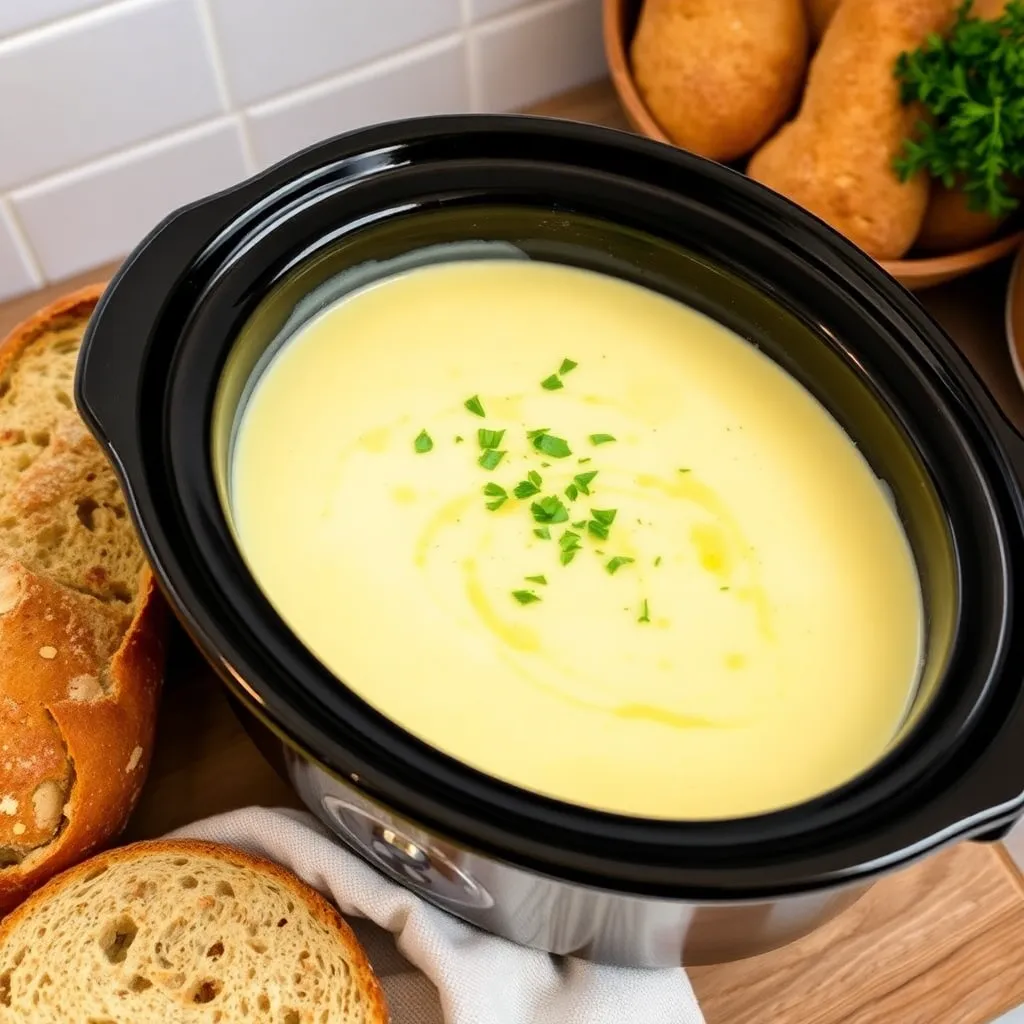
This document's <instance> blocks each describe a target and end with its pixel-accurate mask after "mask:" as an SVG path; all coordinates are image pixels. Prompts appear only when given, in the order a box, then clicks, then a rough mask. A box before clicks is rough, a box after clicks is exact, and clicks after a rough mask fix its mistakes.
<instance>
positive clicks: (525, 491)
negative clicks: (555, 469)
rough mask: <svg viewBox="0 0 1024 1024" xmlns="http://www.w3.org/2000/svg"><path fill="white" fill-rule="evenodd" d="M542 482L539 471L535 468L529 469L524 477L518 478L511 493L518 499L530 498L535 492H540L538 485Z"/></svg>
mask: <svg viewBox="0 0 1024 1024" xmlns="http://www.w3.org/2000/svg"><path fill="white" fill-rule="evenodd" d="M542 483H543V480H541V476H540V473H538V472H537V471H536V470H535V469H531V470H530V472H529V473H527V474H526V479H525V480H520V481H519V483H517V484H516V486H515V488H514V489H513V491H512V493H513V494H514V495H515V496H516V497H517V498H519V499H520V500H522V499H523V498H532V497H533V496H534V495H535V494H540V486H541V484H542Z"/></svg>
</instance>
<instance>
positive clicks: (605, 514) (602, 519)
mask: <svg viewBox="0 0 1024 1024" xmlns="http://www.w3.org/2000/svg"><path fill="white" fill-rule="evenodd" d="M617 512H618V509H614V508H592V509H591V510H590V514H591V516H592V517H593V518H594V519H596V520H597V521H598V522H599V523H600V524H601V525H602V526H611V525H612V523H614V522H615V516H616V514H617Z"/></svg>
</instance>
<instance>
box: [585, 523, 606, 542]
mask: <svg viewBox="0 0 1024 1024" xmlns="http://www.w3.org/2000/svg"><path fill="white" fill-rule="evenodd" d="M587 533H589V534H590V536H591V537H597V538H598V539H599V540H607V539H608V527H607V526H605V524H604V523H598V522H595V521H594V520H593V519H591V520H590V522H589V523H587Z"/></svg>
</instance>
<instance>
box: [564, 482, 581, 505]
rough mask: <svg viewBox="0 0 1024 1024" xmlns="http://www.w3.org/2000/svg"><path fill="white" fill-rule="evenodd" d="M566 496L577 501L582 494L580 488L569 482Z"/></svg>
mask: <svg viewBox="0 0 1024 1024" xmlns="http://www.w3.org/2000/svg"><path fill="white" fill-rule="evenodd" d="M565 496H566V497H567V498H568V499H569V500H570V501H575V500H576V499H577V498H578V497H579V496H580V489H579V488H578V487H577V486H576V485H575V484H569V486H568V487H566V489H565Z"/></svg>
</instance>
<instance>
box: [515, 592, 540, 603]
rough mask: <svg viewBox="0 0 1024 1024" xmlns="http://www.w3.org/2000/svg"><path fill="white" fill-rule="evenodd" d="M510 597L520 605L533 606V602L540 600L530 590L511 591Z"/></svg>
mask: <svg viewBox="0 0 1024 1024" xmlns="http://www.w3.org/2000/svg"><path fill="white" fill-rule="evenodd" d="M512 596H513V597H514V598H515V599H516V600H517V601H518V602H519V603H520V604H533V603H534V602H535V601H539V600H540V598H539V597H538V596H537V595H536V594H535V593H534V592H533V591H532V590H513V591H512Z"/></svg>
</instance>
